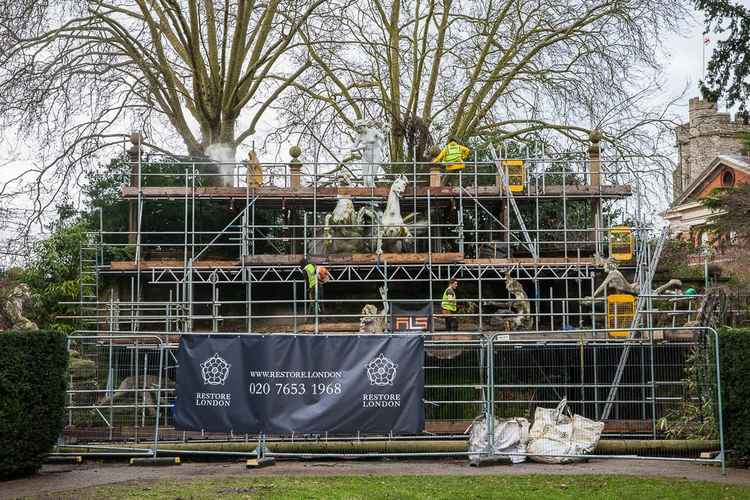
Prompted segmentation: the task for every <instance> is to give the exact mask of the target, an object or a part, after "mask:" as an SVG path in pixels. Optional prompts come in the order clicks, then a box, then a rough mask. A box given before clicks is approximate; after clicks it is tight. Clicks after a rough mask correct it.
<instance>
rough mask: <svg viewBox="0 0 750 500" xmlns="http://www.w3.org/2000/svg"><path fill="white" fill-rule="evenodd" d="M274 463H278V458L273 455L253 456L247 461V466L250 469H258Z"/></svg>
mask: <svg viewBox="0 0 750 500" xmlns="http://www.w3.org/2000/svg"><path fill="white" fill-rule="evenodd" d="M274 464H276V459H274V458H273V457H262V458H251V459H249V460H248V461H247V462H245V467H246V468H248V469H258V468H260V467H268V466H269V465H274Z"/></svg>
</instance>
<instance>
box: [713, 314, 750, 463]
mask: <svg viewBox="0 0 750 500" xmlns="http://www.w3.org/2000/svg"><path fill="white" fill-rule="evenodd" d="M719 352H720V353H721V356H720V358H721V388H722V399H723V403H724V405H723V409H724V441H725V444H726V447H727V449H728V450H731V452H732V456H731V458H732V461H733V462H737V463H747V462H748V460H750V328H722V329H721V330H720V331H719Z"/></svg>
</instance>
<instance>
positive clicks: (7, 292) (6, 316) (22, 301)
mask: <svg viewBox="0 0 750 500" xmlns="http://www.w3.org/2000/svg"><path fill="white" fill-rule="evenodd" d="M5 285H6V286H5V287H4V290H2V292H0V320H2V321H0V323H3V324H4V325H0V330H2V329H3V328H2V326H5V328H4V329H5V330H38V329H39V328H38V327H37V326H36V323H34V322H33V321H31V320H30V319H28V318H27V317H25V316H24V315H23V309H24V306H25V305H26V304H28V303H30V302H31V288H29V285H27V284H26V283H15V284H13V283H6V284H5Z"/></svg>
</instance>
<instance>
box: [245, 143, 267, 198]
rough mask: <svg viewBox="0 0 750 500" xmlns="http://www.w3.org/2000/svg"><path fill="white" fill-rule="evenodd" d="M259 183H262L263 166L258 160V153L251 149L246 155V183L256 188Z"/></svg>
mask: <svg viewBox="0 0 750 500" xmlns="http://www.w3.org/2000/svg"><path fill="white" fill-rule="evenodd" d="M261 184H263V168H262V167H261V165H260V161H259V160H258V155H257V154H256V153H255V150H254V149H253V150H251V151H250V153H248V155H247V185H248V186H250V187H254V188H257V187H260V186H261Z"/></svg>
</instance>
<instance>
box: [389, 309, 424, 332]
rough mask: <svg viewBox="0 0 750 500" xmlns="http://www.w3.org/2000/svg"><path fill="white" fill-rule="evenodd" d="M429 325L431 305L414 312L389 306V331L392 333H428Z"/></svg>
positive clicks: (413, 310)
mask: <svg viewBox="0 0 750 500" xmlns="http://www.w3.org/2000/svg"><path fill="white" fill-rule="evenodd" d="M431 323H432V304H427V305H425V306H423V307H421V308H419V309H416V310H415V309H409V308H406V307H402V306H400V305H399V304H391V330H392V331H394V332H428V331H430V330H431V328H430V325H431Z"/></svg>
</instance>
